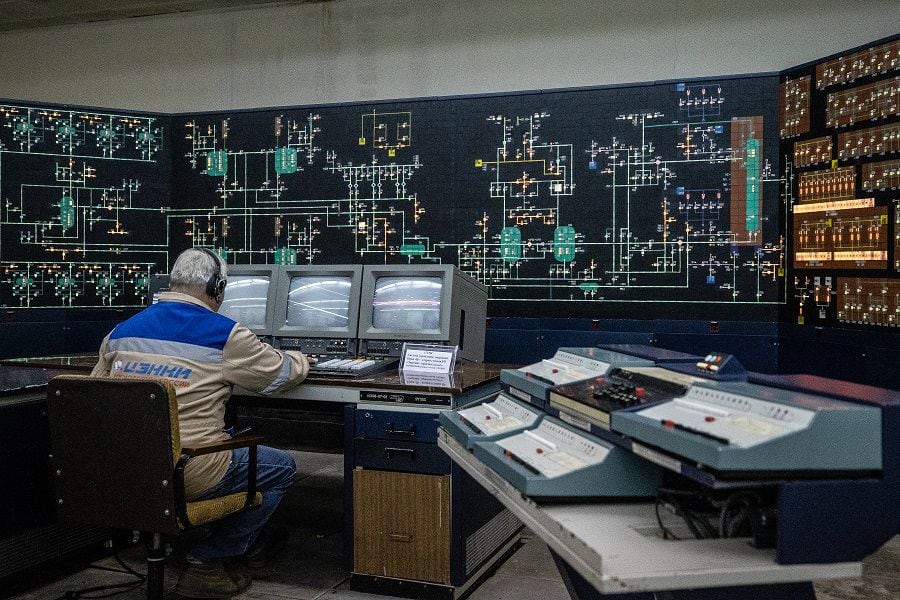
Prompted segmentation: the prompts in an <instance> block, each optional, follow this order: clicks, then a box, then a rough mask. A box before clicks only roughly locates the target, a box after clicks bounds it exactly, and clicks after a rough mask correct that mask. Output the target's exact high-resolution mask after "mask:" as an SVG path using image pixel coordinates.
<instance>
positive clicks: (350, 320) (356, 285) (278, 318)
mask: <svg viewBox="0 0 900 600" xmlns="http://www.w3.org/2000/svg"><path fill="white" fill-rule="evenodd" d="M328 275H333V276H335V277H346V276H348V275H349V276H350V305H349V307H348V311H347V328H346V329H344V328H342V327H323V328H321V329H310V328H307V327H301V326H299V325H287V324H284V325H281V324H280V323H283V321H284V318H283V316H284V317H286V316H287V309H288V294H289V292H290V290H291V278H293V277H297V276H301V277H302V276H310V277H321V276H328ZM362 277H363V267H362V265H285V266H284V267H283V269H282V271H281V278H280V279H279V281H278V290H277V292H276V296H275V313H274V315H273V325H272V335H274V336H275V337H280V338H286V337H290V338H348V339H350V338H356V334H357V330H358V327H359V299H360V293H361V283H362Z"/></svg>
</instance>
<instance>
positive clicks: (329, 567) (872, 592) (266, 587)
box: [0, 453, 900, 600]
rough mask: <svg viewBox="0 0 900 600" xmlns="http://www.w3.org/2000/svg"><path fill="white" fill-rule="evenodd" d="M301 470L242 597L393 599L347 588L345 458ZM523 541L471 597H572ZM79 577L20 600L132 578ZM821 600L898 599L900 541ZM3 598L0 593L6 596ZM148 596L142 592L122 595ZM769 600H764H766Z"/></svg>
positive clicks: (537, 547)
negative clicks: (274, 542)
mask: <svg viewBox="0 0 900 600" xmlns="http://www.w3.org/2000/svg"><path fill="white" fill-rule="evenodd" d="M295 455H296V459H297V465H298V467H299V470H300V473H299V475H298V478H297V482H296V483H295V486H294V489H293V490H291V492H290V493H289V494H288V495H287V496H286V497H285V501H284V504H283V506H282V507H281V509H279V512H278V513H277V515H276V517H275V519H277V520H278V521H279V523H280V524H281V525H284V526H286V527H288V528H290V530H291V532H292V533H291V538H290V540H289V542H288V546H287V547H286V548H285V550H284V551H283V552H282V554H280V555H279V557H278V559H277V560H276V561H275V562H274V564H272V565H271V566H270V567H269V568H268V569H267V571H266V572H264V573H263V574H262V575H261V576H260V577H258V578H256V579H255V581H254V583H253V585H252V586H251V587H250V589H248V590H247V591H246V592H245V593H244V594H242V595H241V596H239V598H240V600H269V599H271V600H380V599H384V598H387V597H385V596H378V595H373V594H365V593H361V592H355V591H351V590H349V589H348V585H347V577H348V573H347V571H346V569H345V568H344V564H343V559H342V537H341V536H342V527H343V513H342V490H343V457H342V456H340V455H336V454H316V453H296V454H295ZM523 542H524V543H523V544H522V545H521V546H520V547H519V548H518V550H517V551H516V552H515V553H514V554H512V555H511V556H510V557H509V558H508V559H507V560H506V561H505V562H504V563H503V564H502V565H501V566H500V567H499V568H498V569H497V570H496V571H495V572H494V573H493V575H491V576H490V577H489V578H488V579H487V580H485V581H484V582H483V583H482V584H481V585H480V586H479V587H478V588H477V589H475V590H474V591H473V592H472V594H471V596H470V598H471V600H567V599H568V598H569V595H568V593H567V592H566V589H565V587H564V585H563V582H562V580H561V579H560V576H559V574H558V572H557V570H556V567H555V566H554V564H553V560H552V559H551V557H550V554H549V552H548V550H547V547H546V545H545V544H544V543H543V542H542V541H541V540H540V539H539V538H536V537H534V536H533V535H532V534H530V533H529V532H527V531H526V532H525V536H524V538H523ZM123 554H124V557H125V558H126V560H127V562H128V563H129V564H130V565H132V566H134V567H136V568H137V569H138V570H143V569H144V565H143V564H141V561H142V559H143V551H142V550H141V549H139V548H132V549H129V550H128V551H126V552H125V553H123ZM95 565H96V566H94V567H90V568H87V569H84V570H82V571H80V572H78V573H76V574H74V575H70V576H68V577H65V578H62V579H59V580H56V581H52V582H45V583H44V584H42V585H39V586H37V587H35V588H33V589H31V590H30V591H28V592H27V593H23V594H19V595H16V596H11V597H14V598H19V599H21V600H57V599H59V598H61V597H62V596H63V595H64V594H65V593H66V591H68V590H79V589H83V588H85V587H89V586H94V585H100V584H106V583H115V582H120V581H121V582H125V581H129V579H130V578H129V576H126V575H123V574H118V573H112V572H109V571H104V570H101V569H100V568H97V567H105V568H118V567H117V565H116V563H115V561H114V560H112V559H111V558H109V559H104V560H101V561H98V562H97V563H95ZM176 576H177V569H175V568H170V569H168V570H167V577H166V583H167V588H168V589H171V588H172V587H174V585H175V579H176ZM816 592H817V595H818V598H819V600H851V599H852V600H897V599H898V598H900V537H895V538H894V539H893V540H891V541H890V542H889V543H888V544H886V545H885V546H884V547H883V548H882V549H881V550H879V551H878V552H877V553H875V554H874V555H872V556H871V557H869V558H868V559H867V560H866V561H865V563H864V574H863V576H862V577H861V578H856V579H849V580H839V581H831V582H823V583H817V584H816ZM2 596H3V592H2V590H0V597H2ZM142 597H143V590H142V589H135V590H132V591H130V592H128V593H126V594H121V595H119V596H116V598H122V599H124V600H137V599H139V598H142ZM760 600H765V599H762V598H761V599H760Z"/></svg>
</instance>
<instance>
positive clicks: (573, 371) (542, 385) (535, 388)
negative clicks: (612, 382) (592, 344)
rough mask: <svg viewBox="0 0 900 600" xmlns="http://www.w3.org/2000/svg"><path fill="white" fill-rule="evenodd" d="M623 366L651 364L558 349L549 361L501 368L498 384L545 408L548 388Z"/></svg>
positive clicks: (609, 353)
mask: <svg viewBox="0 0 900 600" xmlns="http://www.w3.org/2000/svg"><path fill="white" fill-rule="evenodd" d="M624 365H628V366H652V365H653V362H652V361H650V360H648V359H644V358H639V357H636V356H631V355H628V354H623V353H620V352H613V351H610V350H603V349H600V348H560V349H559V350H557V351H556V354H554V355H553V358H549V359H544V360H542V361H540V362H537V363H534V364H531V365H528V366H525V367H522V368H520V369H504V370H503V371H502V372H501V373H500V381H501V383H503V385H504V387H505V388H506V389H507V390H509V392H510V394H512V395H514V396H516V397H518V398H520V399H522V400H525V401H526V402H531V403H533V404H535V405H537V406H539V407H540V408H546V407H547V402H548V401H549V398H550V390H551V388H554V387H556V386H558V385H562V384H565V383H571V382H573V381H583V380H585V379H590V378H592V377H599V376H602V375H606V374H607V373H609V371H610V370H611V369H613V368H615V367H619V366H624Z"/></svg>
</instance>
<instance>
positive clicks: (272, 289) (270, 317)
mask: <svg viewBox="0 0 900 600" xmlns="http://www.w3.org/2000/svg"><path fill="white" fill-rule="evenodd" d="M226 269H227V271H226V279H231V278H232V277H238V276H246V275H268V276H269V289H268V291H267V293H266V325H265V327H264V328H258V327H256V328H254V327H247V329H249V330H250V331H252V332H253V333H255V334H256V335H262V336H266V335H272V323H273V322H274V314H273V311H272V307H274V306H275V304H274V302H275V293H276V290H277V288H278V283H279V279H280V271H281V266H280V265H227V266H226ZM226 289H227V287H226ZM220 310H221V309H220ZM222 316H227V315H224V314H223V315H222ZM228 318H231V317H228ZM241 325H243V323H241ZM244 326H245V327H246V325H244Z"/></svg>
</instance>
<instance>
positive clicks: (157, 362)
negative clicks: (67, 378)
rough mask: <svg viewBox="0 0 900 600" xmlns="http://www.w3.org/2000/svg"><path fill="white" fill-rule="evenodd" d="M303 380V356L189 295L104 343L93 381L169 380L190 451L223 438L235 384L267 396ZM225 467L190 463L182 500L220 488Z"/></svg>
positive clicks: (225, 460) (222, 462) (222, 456)
mask: <svg viewBox="0 0 900 600" xmlns="http://www.w3.org/2000/svg"><path fill="white" fill-rule="evenodd" d="M307 373H309V363H308V362H307V360H306V357H305V356H303V355H302V354H301V353H299V352H281V351H279V350H276V349H274V348H273V347H272V346H270V345H268V344H265V343H263V342H260V341H259V339H257V337H256V336H255V335H254V334H253V333H252V332H251V331H250V330H249V329H247V328H246V327H244V326H243V325H241V324H239V323H235V322H234V321H232V320H231V319H229V318H227V317H225V316H223V315H219V314H217V313H214V312H213V311H211V310H210V309H209V308H208V307H207V306H206V305H205V304H203V303H202V302H201V301H200V300H198V299H196V298H194V297H192V296H189V295H186V294H180V293H177V292H164V293H163V294H161V295H160V298H159V302H157V303H156V304H154V305H152V306H149V307H147V308H146V309H144V310H143V311H141V312H140V313H138V314H137V315H135V316H133V317H131V318H130V319H128V320H126V321H124V322H122V323H120V324H119V325H117V326H116V327H115V329H113V330H112V332H110V334H109V335H108V336H106V338H105V339H104V340H103V343H102V344H101V346H100V358H99V361H98V362H97V364H96V366H95V367H94V370H93V372H92V373H91V374H92V375H94V376H111V377H135V378H147V377H157V378H160V377H161V378H165V379H168V380H169V381H170V382H171V383H172V384H173V385H174V386H175V390H176V393H177V398H178V424H179V429H180V431H181V443H182V445H183V446H188V447H190V446H196V445H200V444H207V443H210V442H217V441H221V440H224V439H228V434H227V433H225V431H224V428H225V402H226V401H227V400H228V398H229V397H230V396H231V392H232V388H233V387H234V386H235V385H237V386H240V387H242V388H245V389H247V390H250V391H253V392H257V393H260V394H263V395H269V394H274V393H279V392H282V391H284V390H287V389H290V388H292V387H294V386H296V385H297V384H299V383H300V382H301V381H303V379H304V378H305V377H306V375H307ZM230 460H231V453H230V452H219V453H216V454H210V455H208V456H199V457H196V458H193V459H191V460H190V461H189V462H188V464H187V467H186V469H185V493H186V495H187V498H188V499H193V498H196V497H197V496H199V495H200V494H202V493H203V492H205V491H206V490H208V489H209V488H211V487H212V486H213V485H215V484H216V483H218V482H219V481H220V480H221V479H222V477H223V476H224V475H225V471H226V470H227V469H228V466H229V464H230Z"/></svg>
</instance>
